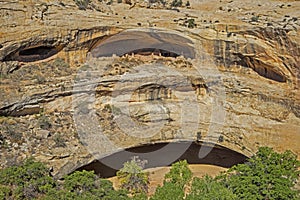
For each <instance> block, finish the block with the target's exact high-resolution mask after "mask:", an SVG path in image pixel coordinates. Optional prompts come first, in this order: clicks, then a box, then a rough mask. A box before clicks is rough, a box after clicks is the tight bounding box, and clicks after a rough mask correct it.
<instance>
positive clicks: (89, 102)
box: [0, 0, 300, 176]
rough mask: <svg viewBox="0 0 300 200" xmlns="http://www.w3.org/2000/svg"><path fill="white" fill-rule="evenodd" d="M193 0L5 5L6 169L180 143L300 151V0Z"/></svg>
mask: <svg viewBox="0 0 300 200" xmlns="http://www.w3.org/2000/svg"><path fill="white" fill-rule="evenodd" d="M190 2H191V7H180V8H177V9H178V10H177V9H167V8H168V7H164V6H162V5H160V4H151V5H150V6H149V5H145V4H144V2H138V1H137V2H132V4H131V5H128V4H125V3H120V4H118V3H116V2H114V3H113V4H112V5H107V4H106V3H105V2H98V1H92V3H91V4H90V5H89V6H88V7H87V9H86V10H81V9H79V8H78V6H77V5H75V3H74V2H73V1H71V0H69V1H64V2H61V1H46V0H40V1H34V2H32V1H29V2H28V1H15V2H0V16H1V27H0V36H1V37H0V73H1V74H0V81H1V85H0V90H1V92H0V99H1V101H0V115H1V118H0V122H1V126H0V134H1V135H0V145H1V149H0V151H1V167H4V166H7V165H12V164H14V163H16V162H18V161H20V160H23V159H25V158H26V157H30V156H34V157H36V158H37V159H38V160H41V161H44V162H46V163H48V164H49V166H52V167H53V169H54V172H53V174H54V175H57V176H62V175H63V174H66V173H70V172H72V171H73V170H75V169H77V168H79V167H81V166H83V165H85V164H88V163H90V162H92V161H93V160H95V159H96V158H103V157H105V156H107V155H111V154H112V153H115V152H117V151H119V150H122V149H126V148H130V147H136V146H140V145H145V144H155V143H161V142H178V141H197V142H201V143H202V142H209V143H216V144H218V145H220V146H223V147H226V148H228V149H231V150H233V151H236V152H239V153H241V154H243V155H246V156H250V155H252V154H253V153H254V152H255V151H256V150H257V148H258V147H259V146H265V145H267V146H271V147H274V148H275V149H276V150H278V151H283V150H286V149H290V150H292V151H293V152H295V153H296V154H297V155H299V154H300V147H299V145H297V141H299V139H300V134H299V133H300V106H299V105H300V95H299V83H300V82H299V77H300V73H299V71H300V67H299V63H300V36H299V26H300V16H299V15H300V14H299V12H297V11H298V10H299V9H300V3H299V2H297V1H271V0H270V1H253V0H252V1H243V2H241V1H201V2H199V1H190ZM178 11H179V12H178ZM190 19H193V23H194V25H195V26H193V27H191V26H188V27H187V26H186V22H187V23H188V22H191V21H189V20H190ZM124 31H125V33H126V34H127V35H126V34H124ZM118 34H120V35H118ZM153 35H156V36H153ZM157 35H158V36H157ZM162 35H164V36H162ZM112 36H113V37H112ZM130 37H132V38H130ZM151 37H152V39H150V38H151ZM133 38H140V39H136V44H135V45H132V47H130V48H129V47H128V46H126V45H128V44H127V43H126V42H125V41H127V42H128V40H129V39H133ZM145 38H148V39H145ZM153 38H155V39H153ZM181 40H182V41H181ZM109 41H111V43H109ZM117 41H121V42H120V43H118V45H117V46H116V47H115V46H113V45H112V44H115V43H116V42H117ZM122 42H123V43H122ZM162 43H164V44H168V47H164V48H162V49H159V47H161V45H162ZM105 44H107V45H108V46H105ZM122 44H123V45H124V44H126V45H125V47H124V46H122ZM138 44H140V46H139V48H137V46H138ZM156 44H157V45H156ZM175 46H176V47H179V48H178V49H179V50H178V49H177V48H175ZM103 47H105V48H104V52H108V50H107V49H109V47H111V48H110V49H109V50H110V52H111V53H112V54H115V55H104V54H101V52H100V50H101V48H103ZM117 47H120V48H123V49H122V51H121V50H120V51H119V49H116V51H114V49H115V48H117ZM99 49H100V50H99ZM180 49H185V51H182V52H180ZM99 52H100V53H99ZM120 52H121V53H120ZM184 52H188V53H184ZM191 52H193V53H194V54H193V53H191ZM118 53H120V55H118ZM189 55H191V56H189ZM102 56H108V57H102ZM99 127H101V129H100V128H99ZM132 127H133V128H132ZM100 132H101V134H99V133H100ZM216 159H217V158H216Z"/></svg>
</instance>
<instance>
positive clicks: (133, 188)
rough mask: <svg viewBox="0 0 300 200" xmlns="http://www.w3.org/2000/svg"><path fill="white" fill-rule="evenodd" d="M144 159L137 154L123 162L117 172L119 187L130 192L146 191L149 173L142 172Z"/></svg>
mask: <svg viewBox="0 0 300 200" xmlns="http://www.w3.org/2000/svg"><path fill="white" fill-rule="evenodd" d="M145 163H146V161H142V160H140V159H139V158H138V157H137V156H135V157H133V158H132V160H131V161H127V162H125V163H124V165H123V168H122V169H120V170H119V171H118V172H117V176H118V179H119V180H120V183H121V187H122V188H123V189H126V190H128V191H129V192H130V193H131V194H137V193H144V192H147V191H148V183H149V174H148V173H146V172H143V168H144V165H145Z"/></svg>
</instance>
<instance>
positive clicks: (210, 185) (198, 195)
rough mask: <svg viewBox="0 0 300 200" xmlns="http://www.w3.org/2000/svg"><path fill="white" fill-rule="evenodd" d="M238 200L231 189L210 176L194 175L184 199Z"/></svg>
mask: <svg viewBox="0 0 300 200" xmlns="http://www.w3.org/2000/svg"><path fill="white" fill-rule="evenodd" d="M211 199H218V200H238V199H237V197H236V196H235V195H234V194H233V192H232V191H231V190H229V189H228V188H226V187H225V186H224V185H223V184H222V183H220V182H218V181H216V180H215V179H213V178H212V177H210V176H207V175H206V176H205V177H203V178H201V179H200V178H197V177H195V178H194V179H193V182H192V188H191V192H190V193H189V194H188V195H187V197H186V200H211Z"/></svg>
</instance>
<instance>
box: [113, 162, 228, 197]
mask: <svg viewBox="0 0 300 200" xmlns="http://www.w3.org/2000/svg"><path fill="white" fill-rule="evenodd" d="M189 168H190V169H191V171H192V173H193V175H194V176H196V177H203V176H204V175H206V174H208V175H211V176H216V175H217V174H219V173H220V172H222V171H226V170H227V169H226V168H223V167H218V166H213V165H203V164H192V165H189ZM145 171H147V172H149V179H150V184H149V195H151V194H153V193H154V192H155V189H156V187H157V186H158V185H162V184H163V180H164V176H165V174H166V173H167V172H169V171H170V167H156V168H150V169H147V170H145ZM108 180H110V181H112V182H113V185H114V187H115V188H116V189H118V188H119V184H118V179H117V177H112V178H108Z"/></svg>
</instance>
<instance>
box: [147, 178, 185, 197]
mask: <svg viewBox="0 0 300 200" xmlns="http://www.w3.org/2000/svg"><path fill="white" fill-rule="evenodd" d="M183 197H184V190H183V188H182V187H178V185H177V184H176V183H173V182H165V183H164V185H163V186H158V187H157V188H156V191H155V193H154V195H153V196H152V197H151V198H150V200H182V199H183Z"/></svg>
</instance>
